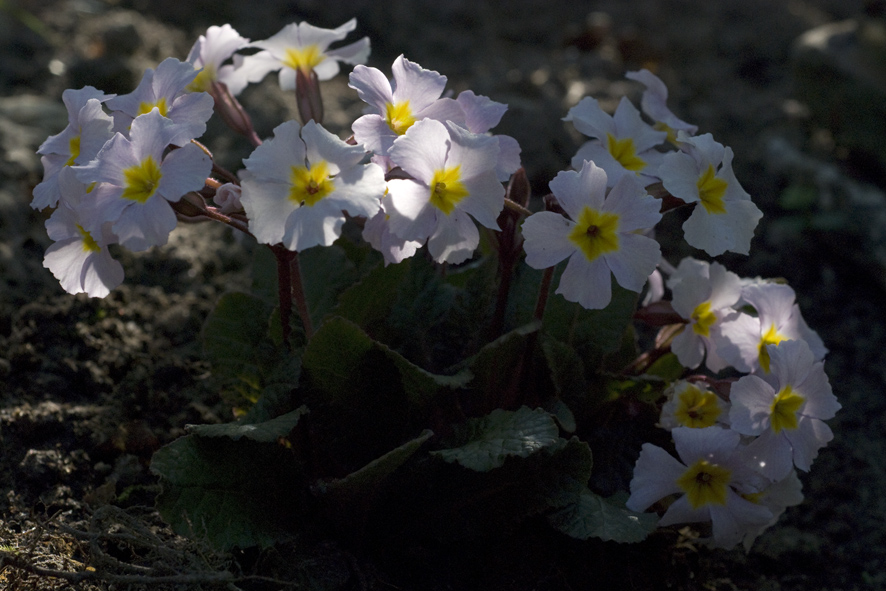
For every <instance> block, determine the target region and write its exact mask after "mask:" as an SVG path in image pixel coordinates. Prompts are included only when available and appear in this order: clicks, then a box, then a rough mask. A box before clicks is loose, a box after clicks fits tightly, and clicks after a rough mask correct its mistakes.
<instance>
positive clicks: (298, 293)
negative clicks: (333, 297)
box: [289, 252, 314, 341]
mask: <svg viewBox="0 0 886 591" xmlns="http://www.w3.org/2000/svg"><path fill="white" fill-rule="evenodd" d="M292 255H293V256H292V259H291V260H290V262H289V266H290V281H291V284H292V296H294V297H295V308H296V310H298V315H299V316H301V323H302V326H303V327H304V329H305V339H306V340H308V341H310V340H311V336H313V334H314V327H313V325H312V324H311V314H310V311H309V310H308V300H307V298H305V288H304V284H303V283H302V276H301V266H300V265H299V264H298V253H297V252H294V253H292Z"/></svg>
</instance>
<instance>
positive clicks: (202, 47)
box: [187, 24, 249, 96]
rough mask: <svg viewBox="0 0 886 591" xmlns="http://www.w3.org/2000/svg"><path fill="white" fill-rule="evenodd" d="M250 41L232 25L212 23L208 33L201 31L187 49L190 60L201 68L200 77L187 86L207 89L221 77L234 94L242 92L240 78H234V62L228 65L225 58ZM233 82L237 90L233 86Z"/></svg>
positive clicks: (228, 57)
mask: <svg viewBox="0 0 886 591" xmlns="http://www.w3.org/2000/svg"><path fill="white" fill-rule="evenodd" d="M248 44H249V39H247V38H246V37H241V36H240V34H239V33H238V32H237V31H235V30H234V28H233V27H232V26H231V25H227V24H226V25H222V26H220V27H217V26H211V27H209V28H208V29H207V30H206V34H205V35H200V37H199V38H198V39H197V42H196V43H194V46H193V47H192V48H191V51H190V52H189V53H188V59H187V61H188V63H190V64H191V65H193V66H194V69H195V70H199V72H198V73H197V77H196V78H194V79H193V80H192V81H191V83H190V84H189V85H188V86H187V89H188V90H190V91H191V92H201V91H205V92H208V91H209V89H210V87H211V86H212V83H213V82H215V81H218V82H223V83H225V84H226V85H227V86H228V90H230V91H231V94H233V95H235V96H236V95H237V94H239V91H240V90H242V86H240V82H239V81H236V80H234V79H235V78H236V77H237V75H236V74H235V65H233V64H226V65H225V62H226V61H227V60H228V59H230V58H231V56H233V55H234V52H235V51H237V50H238V49H242V48H244V47H246V46H247V45H248ZM238 61H239V60H238ZM229 83H230V84H229ZM245 83H246V81H245V80H243V85H244V86H245ZM232 86H233V87H234V89H236V90H237V92H234V90H232V89H231V87H232Z"/></svg>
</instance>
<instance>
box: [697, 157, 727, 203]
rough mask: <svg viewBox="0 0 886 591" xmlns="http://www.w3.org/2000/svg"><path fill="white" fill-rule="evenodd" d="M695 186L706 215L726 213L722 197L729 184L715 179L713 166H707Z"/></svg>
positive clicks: (715, 174) (715, 173)
mask: <svg viewBox="0 0 886 591" xmlns="http://www.w3.org/2000/svg"><path fill="white" fill-rule="evenodd" d="M696 185H697V186H698V198H699V199H700V200H701V204H702V205H703V206H704V208H705V210H706V211H707V212H708V213H710V214H722V213H726V206H725V205H724V204H723V196H724V195H725V194H726V187H728V186H729V183H727V182H726V181H724V180H723V179H721V178H718V177H717V172H716V171H715V170H714V165H713V164H708V168H707V170H705V171H704V173H702V175H701V176H700V177H698V181H697V182H696Z"/></svg>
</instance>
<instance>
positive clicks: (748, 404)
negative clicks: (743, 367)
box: [729, 341, 840, 481]
mask: <svg viewBox="0 0 886 591" xmlns="http://www.w3.org/2000/svg"><path fill="white" fill-rule="evenodd" d="M766 349H767V352H768V353H767V354H768V356H769V357H770V360H771V361H770V363H771V365H770V368H771V372H770V373H769V374H768V375H766V376H762V377H761V376H757V375H747V376H744V377H742V378H741V379H739V380H738V382H736V383H735V384H733V385H732V391H731V394H730V399H731V401H732V409H731V410H730V411H729V418H730V420H731V422H732V429H733V430H735V431H736V432H738V433H741V434H742V435H754V436H757V438H756V439H754V440H753V441H752V442H751V443H750V444H749V445H748V448H747V455H748V457H752V458H753V461H754V465H755V466H756V469H757V470H758V471H759V472H760V473H761V474H763V475H764V476H766V477H767V478H769V479H770V480H773V481H775V480H781V479H782V478H785V477H787V475H788V474H789V472H790V471H791V468H792V467H794V466H796V467H797V468H799V469H800V470H804V471H808V470H809V467H810V466H811V464H812V460H813V459H814V458H815V457H816V456H817V455H818V450H819V449H820V448H822V447H824V446H825V445H826V444H827V443H828V442H829V441H830V440H831V439H832V438H833V433H832V432H831V430H830V428H829V427H828V426H827V425H826V424H825V423H824V422H823V421H825V420H827V419H830V418H833V417H834V415H835V414H836V412H837V411H838V410H839V409H840V403H839V402H837V398H836V397H835V396H834V394H833V392H832V391H831V386H830V384H829V383H828V378H827V375H826V374H825V372H824V364H823V363H822V362H820V361H815V357H814V355H813V353H812V351H811V350H810V349H809V346H808V345H807V344H806V343H805V342H803V341H783V342H781V343H779V344H778V345H777V346H776V345H767V346H766Z"/></svg>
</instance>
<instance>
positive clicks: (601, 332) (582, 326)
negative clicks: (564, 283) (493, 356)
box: [509, 262, 639, 372]
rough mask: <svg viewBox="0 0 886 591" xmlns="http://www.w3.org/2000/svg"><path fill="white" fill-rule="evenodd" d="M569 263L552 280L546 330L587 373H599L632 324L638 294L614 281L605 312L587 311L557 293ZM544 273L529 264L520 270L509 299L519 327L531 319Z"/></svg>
mask: <svg viewBox="0 0 886 591" xmlns="http://www.w3.org/2000/svg"><path fill="white" fill-rule="evenodd" d="M565 268H566V262H563V263H560V264H559V265H557V267H556V269H555V270H554V276H553V279H552V281H551V288H550V290H551V293H550V294H549V297H548V301H547V305H546V307H545V315H544V319H543V323H544V330H545V332H546V333H548V334H550V335H551V336H552V337H553V338H554V339H556V340H558V341H560V342H562V343H564V344H566V345H569V346H570V347H572V348H573V349H574V350H575V351H576V352H577V353H578V354H579V355H580V356H581V358H582V359H583V360H584V364H585V367H586V368H587V370H588V371H594V372H595V371H597V370H598V369H599V367H600V365H601V363H602V362H603V358H604V356H605V355H606V354H608V353H612V352H615V351H617V350H618V349H619V347H620V346H621V344H622V335H623V334H624V332H625V331H626V330H627V329H628V327H629V326H630V325H631V322H632V318H633V314H634V311H635V310H636V306H637V299H638V298H639V294H638V293H636V292H633V291H630V290H628V289H625V288H623V287H621V286H620V285H619V284H618V282H616V281H615V279H614V278H612V279H611V281H612V300H611V301H610V303H609V305H608V306H607V307H606V308H604V309H602V310H585V309H584V308H582V307H581V306H580V305H579V304H576V303H574V302H569V301H566V299H564V298H563V296H561V295H559V294H557V293H555V292H556V289H557V286H558V285H559V284H560V276H561V275H562V273H563V269H565ZM541 277H542V271H539V270H535V269H530V268H528V267H527V266H526V265H520V266H518V267H517V269H516V272H515V273H514V285H513V288H512V290H511V298H510V300H509V319H510V320H511V322H513V323H516V324H519V323H520V322H528V321H529V319H531V318H532V314H533V311H534V309H535V302H536V300H537V298H538V289H539V285H540V283H541Z"/></svg>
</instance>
